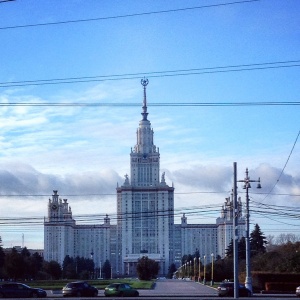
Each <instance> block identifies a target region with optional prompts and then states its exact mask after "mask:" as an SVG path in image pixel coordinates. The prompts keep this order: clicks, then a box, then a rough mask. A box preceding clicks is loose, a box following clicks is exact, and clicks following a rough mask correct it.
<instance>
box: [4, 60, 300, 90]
mask: <svg viewBox="0 0 300 300" xmlns="http://www.w3.org/2000/svg"><path fill="white" fill-rule="evenodd" d="M299 62H300V60H294V61H285V62H266V63H254V64H242V65H233V66H220V67H208V68H195V69H186V70H169V71H155V72H140V73H129V74H117V75H97V76H82V77H68V78H57V79H37V80H23V81H8V82H1V83H0V87H2V88H4V87H5V88H6V87H20V86H43V85H57V84H72V83H89V82H104V81H119V80H133V79H140V77H141V76H147V77H148V78H164V77H176V76H191V75H206V74H217V73H230V72H244V71H259V70H267V69H281V68H294V67H300V64H299Z"/></svg>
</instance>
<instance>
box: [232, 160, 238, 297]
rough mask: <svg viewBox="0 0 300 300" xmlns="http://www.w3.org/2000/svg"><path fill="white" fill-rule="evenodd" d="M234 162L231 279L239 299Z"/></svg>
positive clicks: (234, 170)
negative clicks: (232, 278)
mask: <svg viewBox="0 0 300 300" xmlns="http://www.w3.org/2000/svg"><path fill="white" fill-rule="evenodd" d="M236 169H237V168H236V162H234V163H233V214H234V215H233V272H234V274H233V277H234V298H235V299H237V298H238V297H239V273H238V272H239V265H238V253H239V252H238V238H239V237H238V203H237V186H236V182H237V171H236Z"/></svg>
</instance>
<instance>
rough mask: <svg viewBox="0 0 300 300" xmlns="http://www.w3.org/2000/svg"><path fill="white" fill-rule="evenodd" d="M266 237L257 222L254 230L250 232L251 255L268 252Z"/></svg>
mask: <svg viewBox="0 0 300 300" xmlns="http://www.w3.org/2000/svg"><path fill="white" fill-rule="evenodd" d="M266 244H267V240H266V237H265V236H264V235H263V233H262V232H261V230H260V227H259V225H258V224H255V226H254V229H253V231H252V232H251V234H250V249H251V256H255V255H258V254H262V253H265V252H266Z"/></svg>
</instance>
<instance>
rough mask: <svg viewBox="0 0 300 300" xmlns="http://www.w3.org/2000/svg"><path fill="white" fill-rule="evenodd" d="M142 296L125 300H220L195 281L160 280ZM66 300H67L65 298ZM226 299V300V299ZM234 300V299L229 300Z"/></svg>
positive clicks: (52, 295)
mask: <svg viewBox="0 0 300 300" xmlns="http://www.w3.org/2000/svg"><path fill="white" fill-rule="evenodd" d="M139 293H140V296H139V297H137V298H127V297H124V298H123V299H139V300H141V299H180V300H183V299H184V300H196V299H209V300H213V299H220V297H218V293H217V291H216V289H215V288H212V287H211V286H209V285H203V284H200V283H197V282H193V281H185V280H171V279H170V280H168V279H167V280H158V281H156V283H155V286H154V288H153V289H150V290H139ZM47 297H48V298H47V299H55V300H57V299H58V298H63V297H62V294H61V292H60V291H56V292H53V293H52V291H48V295H47ZM99 297H101V298H102V297H105V296H104V290H99V294H98V298H99ZM288 298H289V299H290V298H294V299H296V296H295V294H286V295H285V294H284V295H266V294H254V295H253V296H252V297H251V298H244V297H243V298H241V299H251V300H253V299H259V300H264V299H272V300H277V299H278V300H281V299H288ZM64 299H65V298H64ZM72 299H95V298H91V297H83V298H76V297H75V298H72ZM108 299H118V298H117V297H110V298H108ZM224 299H226V298H225V297H224ZM227 299H232V298H227Z"/></svg>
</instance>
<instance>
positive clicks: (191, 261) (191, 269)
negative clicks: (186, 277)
mask: <svg viewBox="0 0 300 300" xmlns="http://www.w3.org/2000/svg"><path fill="white" fill-rule="evenodd" d="M192 275H193V273H192V261H191V260H190V279H192Z"/></svg>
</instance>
